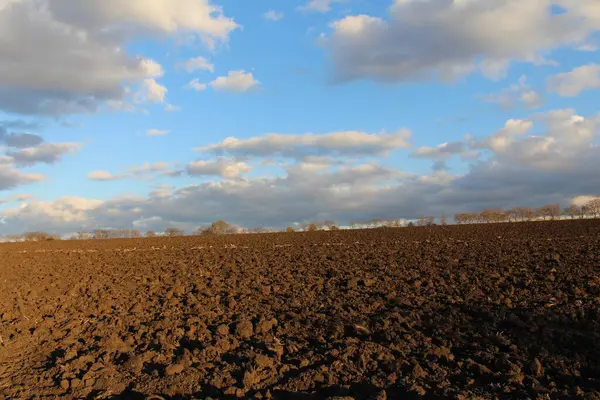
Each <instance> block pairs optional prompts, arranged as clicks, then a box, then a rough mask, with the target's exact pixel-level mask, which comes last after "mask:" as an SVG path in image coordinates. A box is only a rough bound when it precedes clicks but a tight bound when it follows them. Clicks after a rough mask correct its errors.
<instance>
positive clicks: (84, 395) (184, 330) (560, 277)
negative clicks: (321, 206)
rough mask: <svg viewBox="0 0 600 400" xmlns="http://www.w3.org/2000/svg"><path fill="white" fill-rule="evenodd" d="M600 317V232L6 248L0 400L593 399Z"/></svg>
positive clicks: (527, 229) (467, 229) (447, 230)
mask: <svg viewBox="0 0 600 400" xmlns="http://www.w3.org/2000/svg"><path fill="white" fill-rule="evenodd" d="M599 305H600V222H599V221H572V222H540V223H519V224H500V225H479V226H447V227H445V226H444V227H442V226H439V227H430V228H404V229H374V230H363V231H338V232H316V233H293V234H266V235H239V236H224V237H215V238H200V237H184V238H156V239H134V240H114V241H88V242H53V243H37V244H4V245H2V246H0V399H29V398H31V399H33V398H35V399H43V398H64V399H96V398H97V399H118V398H125V399H130V398H131V399H145V398H148V399H161V398H162V399H180V398H202V399H204V398H209V397H210V398H213V399H228V398H230V399H234V398H257V399H326V398H330V399H377V400H383V399H410V398H415V399H418V398H425V399H446V398H447V399H490V398H498V399H511V398H512V399H526V398H538V399H544V398H552V399H563V398H581V399H599V398H600V325H599V323H600V311H599V310H600V309H599ZM152 396H155V397H152Z"/></svg>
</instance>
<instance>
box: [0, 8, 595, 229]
mask: <svg viewBox="0 0 600 400" xmlns="http://www.w3.org/2000/svg"><path fill="white" fill-rule="evenodd" d="M599 45H600V3H598V1H597V0H528V1H522V0H395V1H394V0H376V1H372V0H369V1H367V0H289V1H285V2H283V1H279V0H255V1H251V2H250V1H239V0H214V1H213V0H129V1H127V2H123V1H120V0H88V1H85V2H73V1H72V0H0V235H2V234H12V233H20V232H25V231H46V232H52V233H58V234H65V235H67V234H70V233H74V232H77V231H86V230H88V231H89V230H93V229H119V228H128V229H129V228H135V229H139V230H141V231H147V230H153V231H162V230H164V229H165V228H167V227H178V228H182V229H185V230H186V231H188V232H190V231H192V230H194V229H196V228H199V227H202V226H206V225H208V224H210V222H212V221H215V220H218V219H225V220H226V221H228V222H230V223H232V224H236V225H240V226H244V227H259V226H262V227H272V228H282V227H285V226H287V225H292V224H299V223H304V222H310V221H316V220H319V221H322V220H333V221H337V222H338V223H340V224H345V223H348V221H350V220H368V219H372V218H382V219H388V218H393V219H414V218H418V217H423V216H431V215H432V216H436V217H441V216H452V215H453V214H454V213H456V212H464V211H480V210H483V209H486V208H512V207H516V206H541V205H544V204H547V203H554V202H560V203H561V204H563V205H567V204H568V203H569V202H571V201H573V199H578V198H590V197H594V196H598V195H600V174H599V173H598V171H599V170H600V147H599V141H598V138H599V133H600V110H599V104H600V96H599V89H600V62H598V60H599V59H600V58H599V56H598V46H599ZM582 196H588V197H582Z"/></svg>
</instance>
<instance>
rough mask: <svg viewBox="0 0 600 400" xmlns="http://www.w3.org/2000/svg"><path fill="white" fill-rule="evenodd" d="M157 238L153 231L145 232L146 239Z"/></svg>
mask: <svg viewBox="0 0 600 400" xmlns="http://www.w3.org/2000/svg"><path fill="white" fill-rule="evenodd" d="M157 236H158V235H157V233H156V232H154V231H148V232H146V237H148V238H152V237H157Z"/></svg>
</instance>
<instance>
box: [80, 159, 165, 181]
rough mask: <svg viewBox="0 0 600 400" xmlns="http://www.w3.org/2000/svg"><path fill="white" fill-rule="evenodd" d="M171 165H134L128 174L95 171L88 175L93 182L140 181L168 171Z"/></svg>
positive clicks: (161, 162)
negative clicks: (133, 179) (128, 179)
mask: <svg viewBox="0 0 600 400" xmlns="http://www.w3.org/2000/svg"><path fill="white" fill-rule="evenodd" d="M169 166H170V163H168V162H163V161H159V162H155V163H149V162H145V163H143V164H141V165H134V166H132V167H129V168H128V169H127V171H128V172H121V173H117V174H113V173H111V172H109V171H105V170H98V171H93V172H90V173H89V174H88V179H90V180H93V181H105V182H108V181H116V180H121V179H127V178H138V179H147V178H148V176H149V175H151V174H153V173H156V172H163V171H165V170H166V169H168V168H169Z"/></svg>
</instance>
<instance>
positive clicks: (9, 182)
mask: <svg viewBox="0 0 600 400" xmlns="http://www.w3.org/2000/svg"><path fill="white" fill-rule="evenodd" d="M44 179H45V178H44V176H43V175H40V174H29V173H24V172H21V171H19V170H16V169H14V168H13V166H12V165H10V164H6V163H2V162H0V191H2V190H9V189H14V188H16V187H19V186H22V185H25V184H28V183H34V182H40V181H43V180H44Z"/></svg>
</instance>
